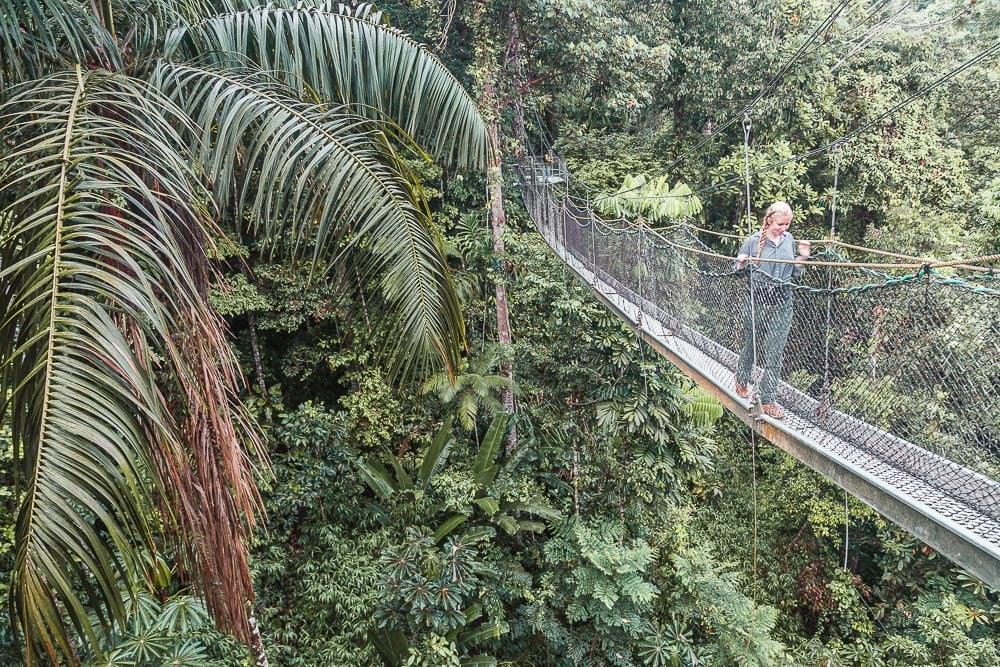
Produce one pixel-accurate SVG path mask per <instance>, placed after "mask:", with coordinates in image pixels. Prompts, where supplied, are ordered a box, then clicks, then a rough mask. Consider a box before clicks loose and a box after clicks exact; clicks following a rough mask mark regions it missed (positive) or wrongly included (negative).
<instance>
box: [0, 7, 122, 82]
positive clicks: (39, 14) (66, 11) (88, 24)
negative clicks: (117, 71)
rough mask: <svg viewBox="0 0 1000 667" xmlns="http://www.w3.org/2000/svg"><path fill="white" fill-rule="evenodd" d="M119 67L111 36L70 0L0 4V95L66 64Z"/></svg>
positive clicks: (119, 56) (116, 49) (94, 17)
mask: <svg viewBox="0 0 1000 667" xmlns="http://www.w3.org/2000/svg"><path fill="white" fill-rule="evenodd" d="M87 61H90V62H99V63H102V64H105V65H107V66H112V67H116V68H117V67H120V66H121V55H120V53H119V51H118V46H117V45H116V44H115V41H114V39H113V38H112V36H111V34H110V33H108V31H106V30H105V29H104V28H103V27H101V24H100V22H99V21H98V20H97V17H96V16H95V15H94V14H93V13H92V11H91V10H90V7H89V5H85V4H84V3H82V2H74V1H72V0H0V90H2V89H4V88H6V87H7V86H8V85H9V84H10V83H11V82H12V81H19V80H26V79H30V78H35V77H38V76H41V75H42V74H44V73H47V72H51V71H52V70H53V68H57V67H59V66H61V65H63V64H66V63H83V62H87Z"/></svg>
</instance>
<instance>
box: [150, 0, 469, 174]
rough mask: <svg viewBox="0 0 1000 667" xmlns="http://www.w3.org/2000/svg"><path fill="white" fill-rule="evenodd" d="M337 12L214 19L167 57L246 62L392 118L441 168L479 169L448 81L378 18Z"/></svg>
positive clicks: (296, 7) (277, 5)
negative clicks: (184, 55) (182, 54)
mask: <svg viewBox="0 0 1000 667" xmlns="http://www.w3.org/2000/svg"><path fill="white" fill-rule="evenodd" d="M341 7H343V9H338V7H337V6H334V3H331V2H308V1H300V2H292V1H289V0H284V1H280V2H271V3H268V4H267V5H264V6H259V7H249V8H247V9H244V10H241V11H236V12H228V13H224V14H220V15H218V16H213V17H210V18H207V19H205V20H203V21H201V22H198V23H194V24H191V25H187V26H182V27H179V28H177V29H176V30H174V31H173V32H172V33H171V35H170V38H169V39H168V43H167V53H168V55H169V54H170V53H173V52H181V53H184V54H186V55H187V56H188V57H191V58H195V57H206V58H209V59H211V60H212V61H213V62H215V63H216V64H218V65H222V66H225V67H240V66H244V65H245V64H246V61H247V60H248V59H249V61H252V62H254V63H256V64H257V66H259V67H260V68H261V69H263V70H266V71H272V72H277V73H279V76H281V77H282V80H283V81H284V82H285V83H287V84H288V85H290V86H292V87H294V88H296V89H298V90H300V91H302V92H315V93H317V94H319V95H320V96H322V98H324V99H325V100H327V101H331V102H335V103H341V104H348V105H351V107H352V109H353V110H354V111H355V112H356V113H358V114H361V115H365V116H368V117H370V118H373V119H376V120H380V119H381V118H382V117H383V116H388V117H389V118H392V119H393V120H394V121H395V122H396V123H397V124H398V125H399V126H401V127H402V128H403V129H404V130H405V131H406V132H407V133H408V134H409V135H411V136H412V137H413V138H414V139H416V141H417V142H418V143H419V144H420V145H422V146H424V147H425V148H426V149H427V150H428V151H429V152H430V153H432V154H433V155H434V156H435V157H436V158H437V159H439V160H442V161H443V162H445V163H447V164H451V165H456V166H459V167H469V168H480V167H484V166H485V165H486V158H487V146H488V139H487V132H486V124H485V122H484V120H483V118H482V116H481V114H480V113H479V110H478V108H477V107H476V104H475V102H474V100H473V99H472V98H471V97H470V96H469V94H468V93H466V92H465V90H464V89H463V87H462V85H461V84H460V83H459V82H458V80H457V79H455V77H454V76H453V75H452V74H451V73H450V72H449V71H448V69H447V68H446V67H445V66H444V65H443V64H442V63H441V61H439V60H438V59H437V58H436V57H434V55H432V54H431V53H430V52H428V51H427V50H426V49H425V48H424V47H423V46H421V45H420V44H419V43H417V42H416V41H414V40H413V39H412V38H410V37H409V36H407V35H406V34H404V33H402V32H400V31H398V30H395V29H393V28H390V27H389V26H387V25H385V24H384V23H382V22H381V15H378V14H371V13H368V12H366V11H362V12H360V13H354V12H352V11H351V10H350V9H349V8H347V7H346V6H341Z"/></svg>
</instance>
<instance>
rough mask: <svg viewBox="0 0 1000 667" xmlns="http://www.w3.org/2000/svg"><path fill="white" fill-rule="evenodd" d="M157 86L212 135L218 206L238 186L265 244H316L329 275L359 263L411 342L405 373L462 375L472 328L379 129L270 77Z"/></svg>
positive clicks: (235, 76) (219, 74)
mask: <svg viewBox="0 0 1000 667" xmlns="http://www.w3.org/2000/svg"><path fill="white" fill-rule="evenodd" d="M153 80H154V82H155V85H157V86H158V87H159V88H160V89H161V90H162V91H163V92H164V93H165V94H166V95H168V96H169V97H170V98H171V99H173V100H174V101H175V102H176V103H177V104H178V105H180V106H181V107H182V108H183V109H184V110H185V111H186V112H187V113H188V115H189V116H190V117H191V118H192V119H193V120H194V122H195V124H196V125H197V127H198V128H199V129H200V135H199V136H197V137H192V141H197V142H198V143H199V144H200V145H201V146H202V147H203V148H202V152H201V154H200V159H201V162H202V163H203V164H204V165H205V166H206V168H207V170H208V172H209V175H210V177H211V178H212V180H213V182H215V183H216V184H218V190H217V193H216V195H217V198H218V200H219V201H220V202H225V201H228V199H229V197H228V194H229V193H228V192H227V190H226V188H227V187H228V186H229V184H231V183H233V182H236V183H237V184H238V198H237V199H238V202H239V213H240V215H239V216H238V217H242V216H243V215H244V214H245V215H246V217H248V218H249V219H250V220H251V228H250V230H249V231H250V232H251V233H252V234H253V235H254V236H255V237H256V238H257V239H258V240H260V241H261V242H262V243H263V244H264V245H265V247H269V248H270V250H271V252H272V253H282V254H290V255H292V256H301V255H302V253H303V252H304V251H305V250H306V249H307V248H310V247H311V249H312V259H313V262H314V266H318V267H320V268H321V269H323V270H325V269H327V268H329V267H330V266H331V265H332V264H333V263H335V262H337V261H344V260H346V259H350V260H351V262H352V266H353V270H354V271H356V272H357V273H358V274H360V275H361V276H362V278H365V279H367V278H370V277H373V276H378V277H379V279H380V280H381V285H382V292H383V294H384V295H385V297H386V300H387V302H388V306H389V309H390V311H391V312H390V315H392V316H394V317H395V318H397V320H398V327H399V328H398V330H399V331H401V332H403V334H404V335H403V336H401V337H400V338H398V339H397V340H396V341H393V342H394V344H397V345H398V349H397V350H396V352H397V354H396V359H397V360H398V361H399V363H400V365H401V367H402V369H403V370H406V369H407V368H406V367H407V366H408V364H410V363H411V362H416V364H417V365H423V363H424V362H426V361H428V360H429V359H430V358H431V357H432V356H437V357H439V358H441V359H442V360H443V361H444V363H445V365H446V366H447V367H448V368H454V367H455V365H456V363H457V359H458V353H459V350H460V349H461V347H462V342H463V340H464V324H463V320H462V316H461V311H460V306H459V302H458V298H457V296H456V294H455V290H454V287H453V286H452V283H451V279H450V273H449V271H448V266H447V262H446V260H445V257H444V254H443V252H442V249H441V245H440V242H439V238H438V235H437V232H436V230H435V229H434V227H433V225H432V223H431V222H430V216H429V214H428V213H427V211H426V209H425V205H423V204H422V203H421V202H419V201H418V200H417V199H416V198H415V194H414V193H413V191H412V189H411V188H408V187H407V185H408V184H407V183H406V181H405V180H404V179H403V178H402V177H401V176H400V174H399V172H398V170H396V169H394V168H393V167H391V166H390V165H387V164H385V162H384V160H385V156H386V155H387V152H386V148H387V146H386V145H385V144H384V140H383V139H382V137H381V135H380V134H379V133H378V132H376V131H374V130H373V128H372V127H371V123H370V121H368V120H366V119H364V118H362V117H359V116H356V115H354V114H351V113H347V110H346V109H345V108H343V107H337V108H329V109H322V108H318V107H316V106H314V105H311V104H307V103H304V102H301V101H299V100H297V99H295V98H294V97H292V96H291V95H290V91H289V90H288V88H287V87H285V86H284V85H283V84H281V83H279V82H276V81H274V80H271V79H269V78H268V77H266V76H264V75H262V74H259V73H253V72H246V71H242V72H239V71H234V70H229V71H223V70H215V69H210V68H206V67H197V66H193V65H185V64H176V63H162V64H161V65H160V66H159V67H158V68H157V71H156V73H155V75H154V78H153ZM380 142H382V143H380ZM390 155H391V154H390ZM237 165H238V167H237Z"/></svg>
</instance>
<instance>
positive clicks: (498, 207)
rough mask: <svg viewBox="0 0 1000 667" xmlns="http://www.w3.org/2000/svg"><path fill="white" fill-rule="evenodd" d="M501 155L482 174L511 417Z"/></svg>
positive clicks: (510, 444)
mask: <svg viewBox="0 0 1000 667" xmlns="http://www.w3.org/2000/svg"><path fill="white" fill-rule="evenodd" d="M484 93H485V94H484V99H489V98H492V99H494V100H495V99H496V97H495V92H494V91H493V84H492V83H490V84H487V86H486V89H484ZM492 116H493V118H492V119H491V120H490V122H489V130H488V131H489V134H490V140H491V141H492V142H493V145H494V146H497V147H499V138H500V123H499V121H498V116H499V114H498V113H497V114H492ZM501 159H502V158H501V154H500V150H499V148H497V150H496V152H495V154H494V156H493V157H492V158H491V160H490V165H489V168H488V169H487V171H486V189H487V194H488V196H489V202H490V228H491V229H492V231H493V254H494V255H495V256H496V258H497V262H498V264H499V265H500V272H499V274H498V275H497V277H496V280H495V282H494V291H495V297H494V298H495V300H496V307H497V340H498V342H499V343H500V348H501V350H502V352H503V360H502V361H501V362H500V374H501V375H503V376H504V377H505V378H507V382H508V386H507V387H506V388H505V389H504V390H503V405H504V409H505V410H507V412H509V413H511V414H514V409H515V406H514V369H513V364H512V363H511V358H510V344H511V335H510V308H509V304H508V301H507V278H506V276H507V252H506V249H505V248H504V241H503V233H504V227H505V226H506V224H507V214H506V213H505V211H504V207H503V167H502V162H501ZM515 449H517V426H516V425H511V427H510V433H508V435H507V452H508V453H510V452H513V451H514V450H515Z"/></svg>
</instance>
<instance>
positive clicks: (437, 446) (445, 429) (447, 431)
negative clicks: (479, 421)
mask: <svg viewBox="0 0 1000 667" xmlns="http://www.w3.org/2000/svg"><path fill="white" fill-rule="evenodd" d="M453 421H454V417H451V416H448V417H446V418H445V420H444V423H443V424H441V428H439V429H438V432H437V433H436V434H435V435H434V440H432V441H431V445H430V447H428V448H427V452H425V453H424V458H423V460H422V461H421V462H420V470H419V471H418V472H417V479H418V480H420V488H421V489H426V488H427V484H428V482H430V479H431V476H432V475H433V474H434V473H435V472H437V471H438V470H440V469H441V466H442V465H443V464H444V461H445V459H447V458H448V452H449V450H450V449H451V444H452V442H454V438H452V437H451V424H452V422H453Z"/></svg>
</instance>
